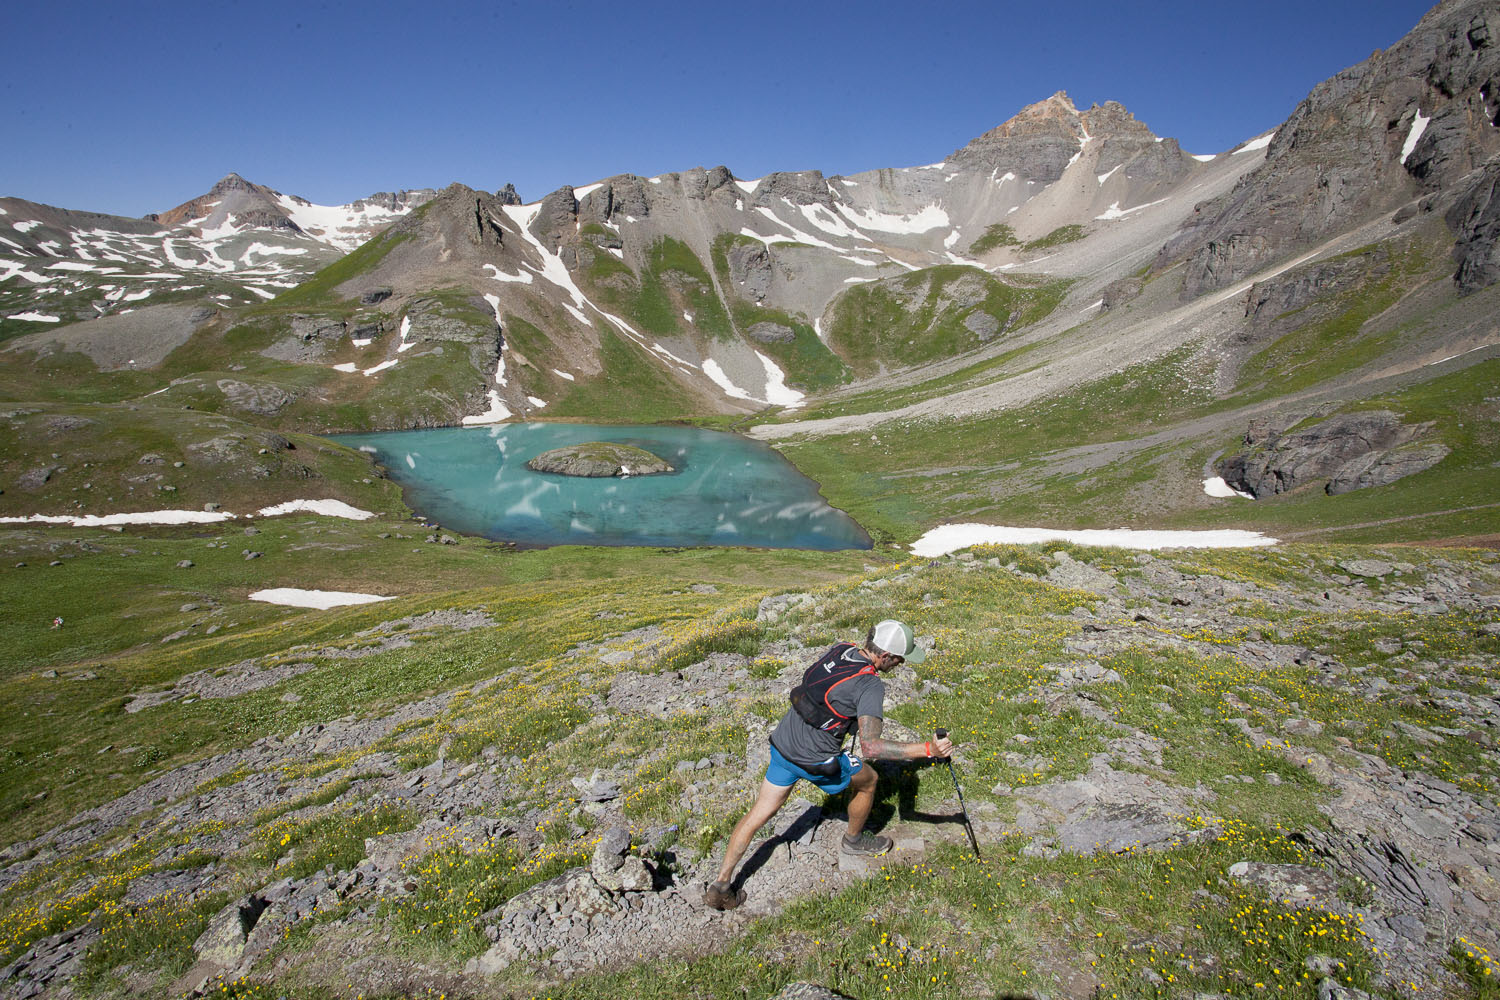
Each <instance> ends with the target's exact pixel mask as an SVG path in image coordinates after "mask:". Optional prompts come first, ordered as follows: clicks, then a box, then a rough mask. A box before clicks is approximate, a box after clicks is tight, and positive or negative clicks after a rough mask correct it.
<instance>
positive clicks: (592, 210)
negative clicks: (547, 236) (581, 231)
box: [578, 174, 651, 225]
mask: <svg viewBox="0 0 1500 1000" xmlns="http://www.w3.org/2000/svg"><path fill="white" fill-rule="evenodd" d="M650 214H651V199H650V195H649V193H648V191H647V182H646V180H645V178H642V177H636V176H635V175H634V174H621V175H619V176H618V177H611V178H609V179H608V180H606V181H602V182H600V185H599V187H597V188H595V189H594V190H592V191H590V192H589V193H588V194H587V195H585V196H584V198H583V200H582V201H580V202H579V203H578V221H579V222H580V223H583V224H584V225H587V224H588V223H590V222H594V223H607V222H611V221H612V220H613V219H614V217H615V216H616V215H626V216H629V217H630V218H632V219H644V218H646V217H647V216H648V215H650Z"/></svg>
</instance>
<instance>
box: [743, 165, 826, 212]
mask: <svg viewBox="0 0 1500 1000" xmlns="http://www.w3.org/2000/svg"><path fill="white" fill-rule="evenodd" d="M783 198H785V199H786V200H787V201H789V202H791V203H792V204H793V205H822V206H823V207H824V208H826V209H828V210H829V211H833V195H832V194H830V193H829V191H828V178H826V177H824V176H823V171H821V170H802V171H798V172H797V173H776V174H767V175H766V176H765V177H763V178H761V182H760V184H759V185H757V186H756V188H755V204H756V205H757V206H759V207H770V206H772V205H774V204H775V203H776V202H778V201H780V200H781V199H783Z"/></svg>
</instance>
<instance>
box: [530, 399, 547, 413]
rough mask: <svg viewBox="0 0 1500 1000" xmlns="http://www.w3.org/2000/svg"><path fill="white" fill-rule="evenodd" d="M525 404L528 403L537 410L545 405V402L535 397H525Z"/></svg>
mask: <svg viewBox="0 0 1500 1000" xmlns="http://www.w3.org/2000/svg"><path fill="white" fill-rule="evenodd" d="M526 402H528V403H530V404H531V405H532V406H535V407H536V408H537V409H538V410H540V409H542V408H543V407H545V406H546V405H547V401H546V400H545V399H537V398H536V397H535V396H527V397H526Z"/></svg>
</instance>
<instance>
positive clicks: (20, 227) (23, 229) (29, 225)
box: [13, 221, 41, 233]
mask: <svg viewBox="0 0 1500 1000" xmlns="http://www.w3.org/2000/svg"><path fill="white" fill-rule="evenodd" d="M40 225H41V223H40V222H36V221H32V222H17V223H14V224H13V228H14V229H15V230H16V232H18V233H29V232H31V231H32V230H33V229H35V228H36V227H37V226H40Z"/></svg>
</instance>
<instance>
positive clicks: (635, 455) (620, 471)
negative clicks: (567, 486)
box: [526, 441, 676, 479]
mask: <svg viewBox="0 0 1500 1000" xmlns="http://www.w3.org/2000/svg"><path fill="white" fill-rule="evenodd" d="M526 468H528V469H530V470H531V471H533V472H551V473H555V474H556V475H559V476H582V477H585V478H590V479H598V478H603V477H607V476H655V475H661V474H662V473H666V472H675V471H676V470H675V469H673V468H672V466H671V465H670V464H668V463H667V462H666V461H664V460H663V459H661V458H658V457H657V456H655V455H653V454H651V453H650V452H649V451H646V450H645V449H644V448H635V447H632V446H631V445H628V444H617V443H615V442H613V441H588V442H585V443H583V444H572V445H567V446H565V447H562V448H553V449H552V450H551V451H544V452H542V453H541V454H540V455H538V456H536V457H535V458H533V459H531V460H530V461H528V462H527V463H526Z"/></svg>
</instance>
